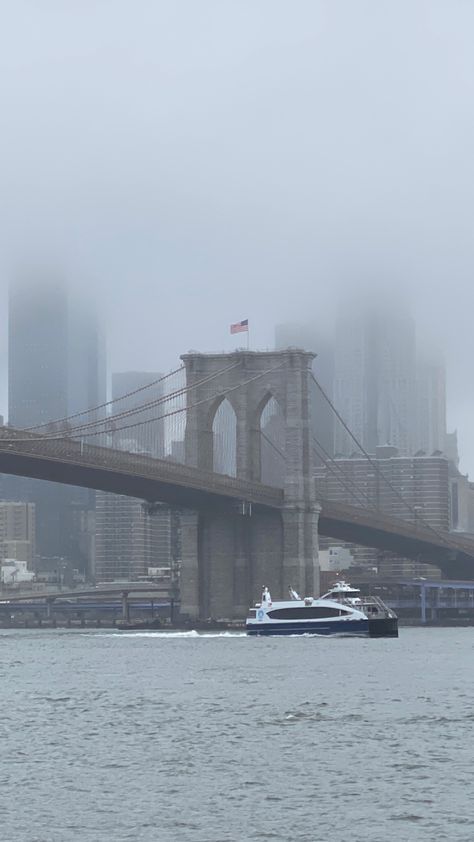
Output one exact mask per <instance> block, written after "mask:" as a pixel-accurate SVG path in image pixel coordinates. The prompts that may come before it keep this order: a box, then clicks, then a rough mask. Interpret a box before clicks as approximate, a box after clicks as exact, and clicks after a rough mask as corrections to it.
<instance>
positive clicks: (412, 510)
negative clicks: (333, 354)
mask: <svg viewBox="0 0 474 842" xmlns="http://www.w3.org/2000/svg"><path fill="white" fill-rule="evenodd" d="M311 378H312V380H313V382H314V384H315V386H316V387H317V389H318V390H319V392H320V393H321V395H322V396H323V398H324V399H325V400H326V402H327V403H328V405H329V406H330V408H331V410H332V412H333V413H334V415H335V416H336V418H337V419H338V421H339V422H340V424H342V426H343V428H344V430H345V431H346V433H347V434H348V435H349V436H350V438H351V439H352V441H353V442H354V444H355V445H356V447H357V448H358V449H359V450H360V451H361V453H362V454H363V455H364V456H365V458H366V459H367V462H368V463H369V464H370V466H371V467H372V468H373V469H374V472H376V474H377V476H378V477H380V479H381V480H383V482H384V483H385V484H386V485H387V487H388V488H390V490H391V491H392V493H393V494H394V495H395V496H396V497H397V498H398V499H399V500H400V501H401V503H402V504H403V505H404V506H405V507H406V509H407V510H408V511H409V512H410V514H411V515H412V516H413V519H414V522H415V523H417V522H422V523H423V526H424V527H425V528H426V529H428V530H429V531H430V532H432V533H433V534H434V535H436V537H437V538H438V539H445V536H443V535H442V534H441V532H440V531H439V530H437V529H436V527H434V526H432V524H430V523H429V522H428V521H427V520H426V519H424V518H423V517H420V513H419V512H418V511H417V510H416V509H415V508H414V507H413V506H412V505H411V504H410V503H409V502H408V501H407V500H406V499H405V498H404V497H403V495H402V494H401V493H400V492H399V490H398V488H396V487H395V486H394V485H393V483H392V482H390V480H389V479H388V477H387V476H385V474H384V472H383V471H381V470H380V466H379V465H378V464H377V462H376V461H375V460H374V459H372V457H371V456H370V454H369V453H368V452H367V451H366V449H365V448H364V446H363V445H362V444H361V442H360V441H359V440H358V439H357V437H356V436H355V435H354V433H353V432H352V430H351V429H350V427H349V426H348V425H347V424H346V422H345V421H344V419H343V417H342V415H341V414H340V412H339V411H338V410H337V409H336V407H335V406H334V404H333V402H332V401H331V399H330V397H329V395H327V393H326V391H325V390H324V389H323V387H322V386H321V384H320V383H319V382H318V380H317V379H316V377H315V376H314V374H313V373H311ZM450 543H451V544H452V546H453V548H455V547H456V548H457V545H456V542H455V541H453V540H450Z"/></svg>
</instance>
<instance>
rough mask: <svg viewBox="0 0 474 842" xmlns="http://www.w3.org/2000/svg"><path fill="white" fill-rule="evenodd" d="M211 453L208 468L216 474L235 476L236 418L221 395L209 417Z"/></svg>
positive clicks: (229, 404) (232, 408) (231, 408)
mask: <svg viewBox="0 0 474 842" xmlns="http://www.w3.org/2000/svg"><path fill="white" fill-rule="evenodd" d="M209 422H210V424H209V426H210V432H211V436H210V438H209V441H210V444H211V447H212V453H211V454H210V457H209V467H210V469H211V470H212V471H215V472H216V473H218V474H226V475H227V476H231V477H235V476H237V417H236V414H235V409H234V407H233V406H232V404H231V402H230V400H229V399H228V398H226V397H224V395H221V396H220V397H219V398H218V399H217V400H216V401H215V402H214V404H213V406H212V408H211V411H210V415H209Z"/></svg>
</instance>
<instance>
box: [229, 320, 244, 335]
mask: <svg viewBox="0 0 474 842" xmlns="http://www.w3.org/2000/svg"><path fill="white" fill-rule="evenodd" d="M248 329H249V320H248V319H244V320H243V322H236V323H235V325H231V326H230V332H231V333H244V332H245V331H247V333H248Z"/></svg>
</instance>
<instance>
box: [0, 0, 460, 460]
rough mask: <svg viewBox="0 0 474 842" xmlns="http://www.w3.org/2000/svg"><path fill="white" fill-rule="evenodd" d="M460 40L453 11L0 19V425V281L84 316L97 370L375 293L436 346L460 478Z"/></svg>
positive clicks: (297, 7) (129, 8)
mask: <svg viewBox="0 0 474 842" xmlns="http://www.w3.org/2000/svg"><path fill="white" fill-rule="evenodd" d="M473 34H474V5H473V4H472V3H470V2H468V0H466V1H465V2H464V0H445V2H436V0H429V1H428V2H422V0H406V2H403V0H391V2H383V0H377V1H376V0H371V2H364V0H356V1H355V0H346V2H344V0H328V2H321V0H296V2H289V0H285V2H282V1H281V0H232V1H230V0H214V2H213V1H212V0H199V2H196V0H166V2H165V1H164V0H162V1H161V0H135V2H131V0H126V1H124V0H81V2H77V3H64V2H63V0H16V2H15V3H10V4H4V5H3V8H2V14H1V27H0V114H1V135H0V138H1V140H0V143H1V152H2V154H1V156H0V262H1V267H0V268H1V273H0V277H1V297H2V298H1V300H2V304H3V307H2V312H3V313H4V318H3V323H2V342H1V347H0V372H1V375H0V376H1V382H2V388H1V392H0V394H1V400H0V411H3V412H4V413H5V414H6V413H7V399H6V317H5V314H6V299H7V287H8V283H9V281H10V279H11V278H12V277H14V275H15V273H16V272H17V271H18V267H20V266H24V265H29V266H31V267H35V266H37V267H38V273H40V272H41V275H43V269H44V266H49V267H51V271H55V272H57V273H59V274H61V275H64V277H67V278H68V279H69V280H70V282H71V283H72V284H74V286H75V287H76V288H77V290H79V291H83V292H84V293H87V294H88V295H92V296H93V297H95V298H96V300H97V304H98V306H99V307H100V309H101V311H102V313H103V318H104V323H105V326H106V330H107V337H108V352H109V367H110V369H111V370H119V369H124V368H134V367H136V368H140V369H144V368H150V369H151V370H155V371H156V370H166V369H167V368H170V367H171V366H172V365H174V364H175V361H176V357H177V356H178V355H179V353H182V352H184V351H186V350H188V349H190V348H195V349H200V350H222V349H231V348H234V347H236V344H238V343H240V342H241V341H242V340H241V338H240V339H239V337H238V336H237V337H231V336H230V335H229V324H230V322H233V321H238V320H240V319H243V318H249V320H250V325H251V345H252V347H254V348H266V347H271V346H272V344H273V331H274V325H275V323H276V322H280V321H282V320H285V319H291V320H294V319H304V320H308V319H312V318H314V319H315V321H317V323H318V324H321V325H325V324H331V322H332V319H333V317H334V312H335V310H336V309H337V306H338V302H339V301H340V300H341V299H342V300H344V298H345V297H346V296H349V295H351V296H356V297H357V296H364V295H365V296H368V297H369V298H370V296H371V294H372V292H371V291H373V290H377V294H378V295H381V294H384V293H387V295H389V296H390V299H391V298H393V296H394V295H395V296H396V297H400V298H403V299H405V300H406V301H407V302H408V304H409V306H410V307H411V309H412V311H413V314H414V316H415V317H416V320H417V323H418V325H419V329H420V333H421V334H422V335H423V336H424V335H426V336H428V337H429V338H430V341H433V342H434V344H439V345H441V346H442V347H443V348H444V350H445V353H446V358H447V362H448V386H449V404H448V405H449V427H450V429H452V428H454V427H457V428H458V431H459V438H460V451H461V468H462V469H463V470H470V472H471V474H472V475H474V435H473V434H472V419H473V418H474V395H473V391H472V374H471V366H472V361H471V357H472V345H473V343H472V340H471V321H472V317H471V311H472V308H473V303H474V291H473V283H472V275H473V266H474V238H473V230H472V229H473V204H474V163H473V151H472V150H473V149H474V111H473V108H472V101H473V94H474V52H473V50H472V42H473ZM236 340H237V342H236ZM315 350H316V351H317V348H315Z"/></svg>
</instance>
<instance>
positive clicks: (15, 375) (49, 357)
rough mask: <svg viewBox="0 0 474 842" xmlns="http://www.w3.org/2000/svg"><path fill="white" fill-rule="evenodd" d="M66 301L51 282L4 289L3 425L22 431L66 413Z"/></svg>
mask: <svg viewBox="0 0 474 842" xmlns="http://www.w3.org/2000/svg"><path fill="white" fill-rule="evenodd" d="M68 357H69V349H68V298H67V290H66V288H65V286H64V285H63V284H61V283H60V282H57V281H44V282H38V283H36V284H32V283H31V282H28V281H21V282H17V283H15V284H13V285H12V286H11V287H10V295H9V312H8V421H9V423H10V424H11V425H12V426H14V427H20V428H23V429H24V428H26V427H32V426H34V425H37V424H43V423H45V422H47V421H51V420H53V419H57V418H63V417H64V416H65V415H67V412H68Z"/></svg>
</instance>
